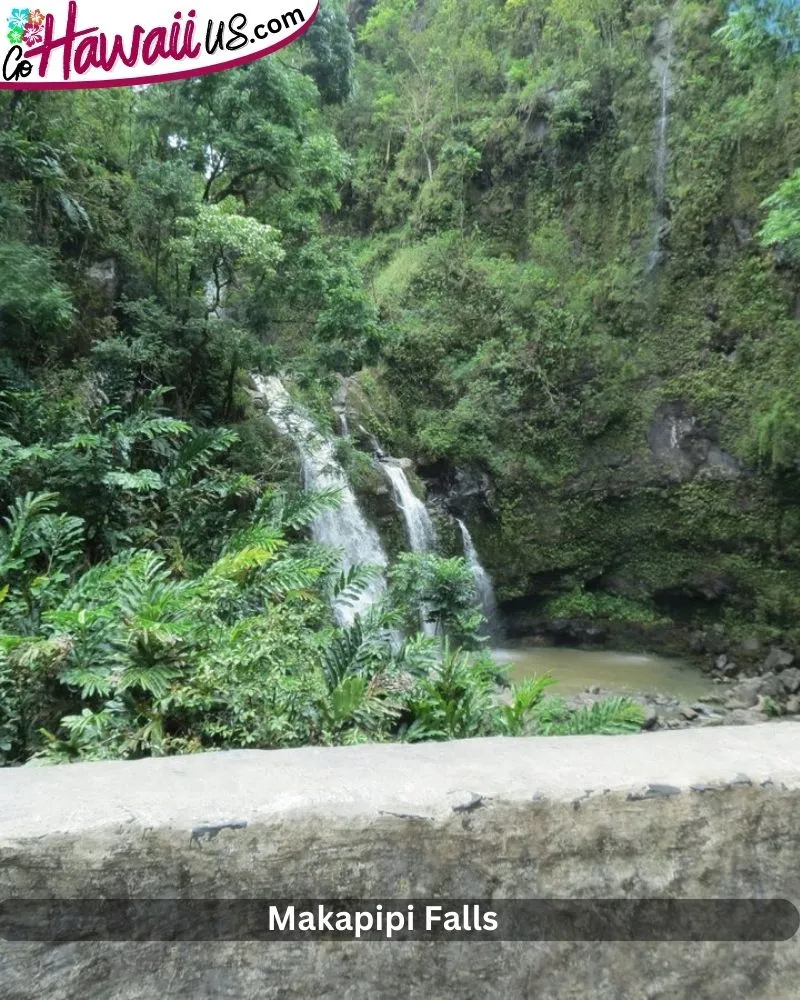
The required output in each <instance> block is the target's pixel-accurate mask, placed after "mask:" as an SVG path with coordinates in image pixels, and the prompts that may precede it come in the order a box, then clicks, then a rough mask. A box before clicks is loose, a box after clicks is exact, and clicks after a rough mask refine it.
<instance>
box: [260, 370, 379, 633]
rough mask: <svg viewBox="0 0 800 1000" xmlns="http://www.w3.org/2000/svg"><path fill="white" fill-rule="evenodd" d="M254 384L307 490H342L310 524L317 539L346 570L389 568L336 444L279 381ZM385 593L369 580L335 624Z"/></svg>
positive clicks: (340, 608) (338, 610) (339, 608)
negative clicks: (288, 443) (289, 445)
mask: <svg viewBox="0 0 800 1000" xmlns="http://www.w3.org/2000/svg"><path fill="white" fill-rule="evenodd" d="M253 380H254V382H255V385H256V388H257V390H258V392H259V394H260V395H261V396H262V397H263V399H264V402H265V403H266V408H267V413H268V414H269V417H270V420H271V421H272V423H273V424H274V425H275V427H276V428H277V430H278V432H279V433H280V434H283V435H284V436H286V437H288V438H291V440H292V441H293V442H294V444H295V446H296V447H297V450H298V451H299V453H300V458H301V461H302V466H303V483H304V486H305V488H306V489H308V490H321V489H330V488H335V489H338V490H339V491H340V495H341V502H340V504H339V506H338V507H337V508H335V509H332V510H326V511H323V512H322V513H321V514H320V515H319V516H318V517H316V518H315V519H314V522H313V524H312V525H311V533H312V537H313V539H314V541H315V542H318V543H319V544H321V545H327V546H330V547H331V548H334V549H338V550H339V552H340V553H341V565H342V569H343V570H345V571H347V570H349V569H350V568H351V567H353V566H356V565H359V564H363V563H368V564H371V565H374V566H381V567H385V566H387V565H388V562H389V560H388V559H387V557H386V552H385V551H384V549H383V546H382V545H381V540H380V537H379V535H378V533H377V531H376V530H375V529H374V528H373V527H372V525H371V524H370V523H369V522H368V521H367V519H366V518H365V517H364V515H363V514H362V512H361V509H360V507H359V505H358V500H357V499H356V496H355V493H354V492H353V489H352V487H351V486H350V483H349V481H348V479H347V475H346V474H345V471H344V469H343V468H342V467H341V465H340V464H339V462H338V461H337V460H336V457H335V455H334V444H333V442H332V441H330V440H329V439H328V438H326V437H324V436H323V435H322V434H321V433H320V432H319V430H318V429H317V427H316V426H315V425H314V423H313V421H311V420H310V419H309V418H308V417H307V416H306V415H305V414H304V413H302V412H301V411H300V410H299V409H298V407H297V406H296V405H295V403H294V402H293V401H292V398H291V396H290V395H289V393H288V392H287V390H286V387H285V386H284V384H283V382H281V380H280V379H279V378H277V377H276V376H274V375H271V376H268V377H265V376H262V375H258V376H254V379H253ZM385 589H386V581H385V580H384V577H383V575H381V576H379V577H376V578H375V579H374V580H372V581H371V582H370V584H369V585H368V586H367V587H366V588H365V589H364V590H363V591H362V593H361V594H360V595H359V597H358V599H357V600H356V601H354V602H352V603H351V604H344V603H341V602H336V603H335V604H334V608H333V611H334V614H335V615H336V619H337V621H338V622H339V623H340V624H341V625H344V626H346V625H350V624H352V622H353V620H354V618H355V616H356V614H362V615H363V614H364V612H365V611H366V610H367V609H368V608H369V607H370V605H372V604H373V603H374V602H375V601H376V600H377V598H378V597H380V596H381V594H382V593H383V592H384V590H385Z"/></svg>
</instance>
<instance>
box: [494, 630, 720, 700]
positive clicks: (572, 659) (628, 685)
mask: <svg viewBox="0 0 800 1000" xmlns="http://www.w3.org/2000/svg"><path fill="white" fill-rule="evenodd" d="M492 654H493V655H494V657H495V658H496V659H497V660H498V661H499V662H501V663H507V664H510V666H511V670H510V672H509V679H510V680H511V681H521V680H523V679H524V678H525V677H530V676H531V675H532V674H543V673H550V674H552V676H553V677H554V678H555V679H556V681H557V684H555V685H554V686H553V687H552V688H550V692H551V693H553V694H562V695H565V696H569V695H573V694H578V693H580V692H581V691H584V690H585V689H586V688H588V687H599V688H600V689H601V690H602V691H603V692H609V693H615V694H635V693H644V694H662V695H667V696H670V697H673V698H680V699H681V700H683V701H696V700H698V699H700V698H702V697H703V696H704V695H707V694H708V693H709V692H710V691H711V689H712V684H711V683H710V681H709V678H708V677H707V676H706V675H705V674H702V673H701V672H700V671H699V670H698V669H697V668H696V667H691V666H689V665H687V664H685V663H682V662H681V661H680V660H675V659H668V658H666V657H663V656H651V655H648V654H644V653H642V654H636V653H614V652H609V651H608V650H588V649H569V648H566V647H563V646H558V647H551V646H526V645H524V644H508V645H507V646H504V647H503V648H501V649H493V650H492Z"/></svg>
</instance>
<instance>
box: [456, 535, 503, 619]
mask: <svg viewBox="0 0 800 1000" xmlns="http://www.w3.org/2000/svg"><path fill="white" fill-rule="evenodd" d="M456 521H457V522H458V526H459V528H460V529H461V538H462V540H463V542H464V558H465V559H466V560H467V565H468V566H469V568H470V569H471V570H472V579H473V580H474V581H475V590H476V591H477V592H478V597H479V598H480V602H481V609H482V611H483V614H484V617H485V618H486V621H487V623H488V627H489V629H490V630H491V629H493V627H494V626H495V624H496V622H497V601H496V600H495V596H494V587H493V586H492V581H491V578H490V576H489V574H488V573H487V572H486V570H485V569H484V568H483V566H482V565H481V561H480V559H479V558H478V552H477V550H476V548H475V544H474V542H473V541H472V536H471V535H470V533H469V529H468V528H467V526H466V524H464V522H463V521H462V520H461V519H460V518H456Z"/></svg>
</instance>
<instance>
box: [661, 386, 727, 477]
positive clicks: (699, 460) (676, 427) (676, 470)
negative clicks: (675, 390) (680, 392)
mask: <svg viewBox="0 0 800 1000" xmlns="http://www.w3.org/2000/svg"><path fill="white" fill-rule="evenodd" d="M647 437H648V443H649V445H650V451H651V453H652V455H653V458H654V459H655V461H656V462H657V463H658V464H659V465H660V466H661V467H662V468H663V469H664V471H665V472H668V473H669V474H671V475H672V476H673V477H674V478H675V479H677V480H683V479H691V478H692V477H693V476H696V475H702V476H714V477H719V478H723V479H737V478H738V477H739V476H740V475H741V470H740V467H739V462H738V461H737V460H736V459H735V458H734V457H733V456H732V455H730V454H728V452H726V451H723V450H722V449H721V448H720V447H719V444H718V443H717V435H716V432H715V431H714V430H713V429H712V428H708V427H706V426H705V425H704V424H703V423H702V422H701V421H700V420H698V419H697V417H695V416H693V415H692V414H690V413H689V412H688V411H687V410H686V408H685V407H684V405H683V404H682V403H678V402H676V403H669V404H667V405H666V406H663V407H661V408H660V409H659V410H658V411H657V412H656V414H655V415H654V417H653V420H652V422H651V424H650V428H649V431H648V435H647Z"/></svg>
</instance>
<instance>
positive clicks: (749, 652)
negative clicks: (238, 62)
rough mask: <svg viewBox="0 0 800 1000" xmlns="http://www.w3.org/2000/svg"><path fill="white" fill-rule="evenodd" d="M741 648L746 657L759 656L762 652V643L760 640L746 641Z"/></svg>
mask: <svg viewBox="0 0 800 1000" xmlns="http://www.w3.org/2000/svg"><path fill="white" fill-rule="evenodd" d="M739 648H740V649H741V651H742V652H743V653H744V654H745V656H757V655H758V654H759V653H760V652H761V643H760V642H759V641H758V639H745V640H744V642H743V643H742V644H741V646H740V647H739Z"/></svg>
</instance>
